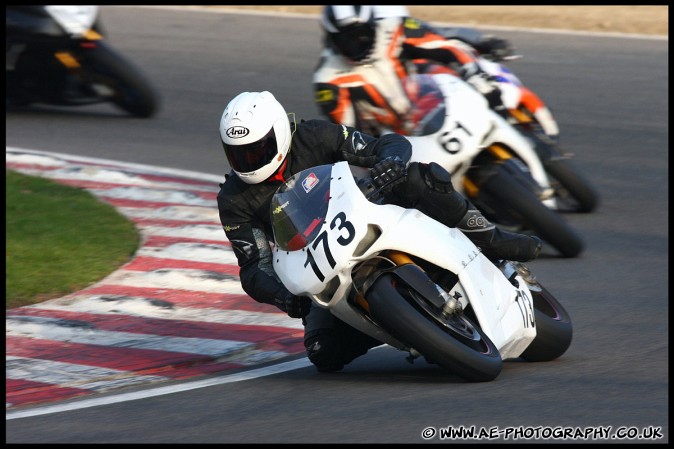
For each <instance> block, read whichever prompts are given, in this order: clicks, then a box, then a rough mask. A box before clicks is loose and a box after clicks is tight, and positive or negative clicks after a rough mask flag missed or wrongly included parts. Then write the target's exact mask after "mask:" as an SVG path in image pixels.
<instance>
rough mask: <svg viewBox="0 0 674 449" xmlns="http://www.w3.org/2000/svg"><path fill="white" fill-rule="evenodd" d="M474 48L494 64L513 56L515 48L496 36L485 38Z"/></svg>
mask: <svg viewBox="0 0 674 449" xmlns="http://www.w3.org/2000/svg"><path fill="white" fill-rule="evenodd" d="M475 47H476V48H477V50H478V51H479V52H480V53H481V54H482V56H484V57H485V58H487V59H490V60H492V61H494V62H499V61H504V60H506V59H509V58H511V57H513V56H514V55H515V48H514V47H513V46H512V44H511V43H510V42H509V41H507V40H506V39H502V38H500V37H496V36H485V38H484V39H483V40H482V41H480V42H478V44H477V45H476V46H475Z"/></svg>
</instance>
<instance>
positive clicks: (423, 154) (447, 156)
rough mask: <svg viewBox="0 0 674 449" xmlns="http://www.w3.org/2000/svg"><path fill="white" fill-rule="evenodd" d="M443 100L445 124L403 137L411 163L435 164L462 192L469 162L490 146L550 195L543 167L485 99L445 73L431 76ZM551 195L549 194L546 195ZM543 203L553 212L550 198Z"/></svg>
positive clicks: (555, 204)
mask: <svg viewBox="0 0 674 449" xmlns="http://www.w3.org/2000/svg"><path fill="white" fill-rule="evenodd" d="M433 77H434V78H435V81H436V83H437V84H438V86H439V87H440V88H441V89H442V92H443V96H444V99H445V114H446V116H445V122H444V124H443V126H442V128H440V129H439V130H438V131H437V132H435V133H433V134H430V135H425V136H405V137H406V138H407V139H408V140H409V141H410V142H411V143H412V150H413V151H412V159H411V162H424V163H430V162H436V163H437V164H440V165H441V166H443V167H444V168H445V169H446V170H447V171H448V172H450V173H451V174H452V182H453V184H454V187H455V188H456V189H457V190H459V191H460V192H461V193H465V192H463V182H462V179H463V176H464V175H465V173H466V171H467V170H468V168H469V167H470V165H471V163H472V161H473V159H474V158H475V157H476V156H477V155H478V154H479V153H480V152H482V151H484V149H485V148H487V147H488V146H489V145H491V144H493V143H502V144H504V145H505V146H507V147H508V148H511V149H512V150H513V151H514V152H515V153H516V154H517V155H518V156H519V157H520V158H521V159H522V161H524V164H525V165H526V169H528V170H529V171H530V172H531V176H532V177H533V178H534V180H536V182H537V183H538V184H539V185H540V186H541V188H542V189H543V190H544V191H548V192H551V187H550V181H549V179H548V176H547V174H546V172H545V168H544V167H543V164H542V162H541V160H540V159H539V157H538V155H537V154H536V151H535V150H534V148H533V147H532V145H531V143H530V142H529V141H528V140H527V139H526V138H525V137H524V136H522V134H520V133H519V132H518V131H517V130H515V129H514V128H513V127H512V126H511V125H510V124H508V122H506V120H505V119H503V118H502V117H501V116H500V115H498V114H497V113H496V112H494V111H492V110H491V109H489V105H488V103H487V100H486V99H485V98H484V97H483V96H482V95H481V94H480V93H479V92H477V91H476V90H475V89H473V88H472V87H471V86H470V85H469V84H468V83H466V82H465V81H462V80H461V79H459V78H457V77H455V76H452V75H449V74H437V75H433ZM550 196H551V195H550ZM543 203H544V204H545V205H546V206H547V207H549V208H551V209H556V208H557V203H556V200H555V198H554V197H552V196H551V197H550V198H547V199H545V200H543Z"/></svg>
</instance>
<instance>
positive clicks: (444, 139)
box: [438, 122, 473, 154]
mask: <svg viewBox="0 0 674 449" xmlns="http://www.w3.org/2000/svg"><path fill="white" fill-rule="evenodd" d="M456 130H463V131H464V132H465V133H466V134H468V135H469V136H472V135H473V134H472V133H471V132H470V131H468V130H467V129H466V127H464V126H463V125H462V124H461V123H459V122H455V126H454V128H452V129H450V130H449V131H445V132H444V133H442V134H440V137H438V143H439V144H440V146H441V147H442V148H444V149H445V151H446V152H448V153H449V154H456V153H458V152H459V151H461V148H462V147H463V144H462V143H461V139H459V138H458V137H456V133H455V132H454V131H456ZM452 134H454V135H453V136H452Z"/></svg>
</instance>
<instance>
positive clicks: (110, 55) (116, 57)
mask: <svg viewBox="0 0 674 449" xmlns="http://www.w3.org/2000/svg"><path fill="white" fill-rule="evenodd" d="M86 57H87V62H86V63H85V66H86V67H87V69H88V71H89V78H90V79H89V81H90V82H92V83H101V84H103V85H105V86H107V87H109V88H110V89H112V91H113V92H114V94H113V96H112V98H111V99H110V101H112V102H113V103H114V104H115V105H116V106H117V107H119V108H120V109H122V110H124V111H126V112H128V113H129V114H131V115H134V116H136V117H141V118H146V117H150V116H152V115H153V114H155V113H156V112H157V110H158V108H159V95H158V94H157V93H156V92H155V90H154V89H153V87H152V85H151V84H150V82H149V81H148V80H147V79H146V78H145V76H144V75H143V74H142V73H141V72H140V70H138V69H137V68H136V67H135V66H134V65H133V64H131V62H130V61H128V60H127V59H126V58H124V57H123V56H121V55H120V54H119V53H117V52H116V51H115V50H113V49H112V48H110V47H108V46H105V45H102V44H100V43H99V46H98V47H97V48H95V49H94V50H92V51H89V52H87V53H86Z"/></svg>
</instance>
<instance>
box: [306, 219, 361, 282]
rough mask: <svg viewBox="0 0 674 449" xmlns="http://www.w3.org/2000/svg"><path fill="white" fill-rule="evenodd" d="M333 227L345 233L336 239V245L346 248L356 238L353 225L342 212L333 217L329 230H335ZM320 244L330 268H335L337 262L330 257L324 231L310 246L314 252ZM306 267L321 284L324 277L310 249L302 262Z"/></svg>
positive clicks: (326, 234) (326, 236)
mask: <svg viewBox="0 0 674 449" xmlns="http://www.w3.org/2000/svg"><path fill="white" fill-rule="evenodd" d="M335 227H337V229H338V230H340V231H342V230H345V231H346V235H343V233H342V234H340V236H339V237H338V238H337V243H339V244H340V245H342V246H346V245H348V244H349V243H351V241H352V240H353V238H354V237H355V236H356V229H355V228H354V227H353V224H351V222H350V221H348V220H347V219H346V214H345V213H344V212H340V213H338V214H337V215H335V218H333V219H332V221H331V222H330V229H335ZM321 242H323V245H322V246H323V251H324V252H325V257H326V259H327V260H328V263H329V264H330V267H331V268H335V265H337V262H335V258H334V257H332V252H331V251H330V246H329V245H328V231H327V230H324V231H323V232H321V233H320V234H318V237H316V240H314V243H313V245H311V247H312V248H313V249H314V250H315V249H316V248H317V247H318V245H319V243H321ZM307 265H311V269H312V270H314V274H316V277H317V278H318V279H319V280H320V281H321V282H323V281H324V280H325V275H324V274H323V273H321V270H319V269H318V265H317V264H316V260H315V259H314V255H313V254H312V252H311V249H308V250H307V260H306V262H304V266H305V267H306V266H307Z"/></svg>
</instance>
